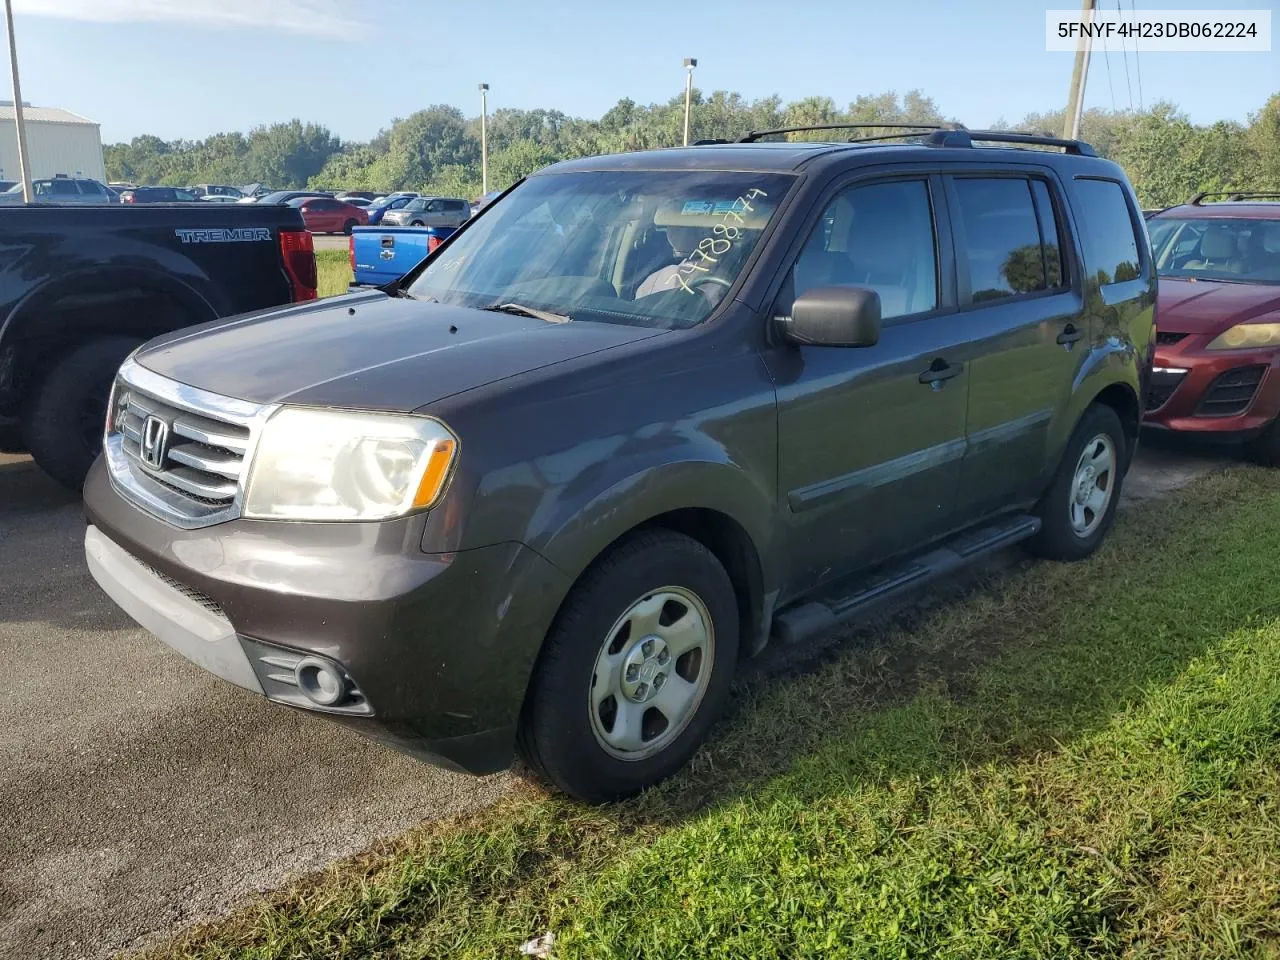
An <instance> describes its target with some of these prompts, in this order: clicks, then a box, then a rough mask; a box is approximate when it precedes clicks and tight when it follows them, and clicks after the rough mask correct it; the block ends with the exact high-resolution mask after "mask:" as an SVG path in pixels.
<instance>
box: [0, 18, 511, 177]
mask: <svg viewBox="0 0 1280 960" xmlns="http://www.w3.org/2000/svg"><path fill="white" fill-rule="evenodd" d="M6 2H8V0H6ZM488 127H489V85H488V84H487V83H482V84H480V195H481V196H482V197H483V196H487V195H488V193H489V129H488Z"/></svg>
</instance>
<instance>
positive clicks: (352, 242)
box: [347, 233, 356, 273]
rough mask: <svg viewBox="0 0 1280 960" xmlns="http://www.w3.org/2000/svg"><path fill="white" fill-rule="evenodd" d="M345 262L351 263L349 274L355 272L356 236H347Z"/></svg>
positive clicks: (350, 234)
mask: <svg viewBox="0 0 1280 960" xmlns="http://www.w3.org/2000/svg"><path fill="white" fill-rule="evenodd" d="M347 260H348V261H350V263H351V272H352V273H355V272H356V235H355V234H354V233H349V234H347Z"/></svg>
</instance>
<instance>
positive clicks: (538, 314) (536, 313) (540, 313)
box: [480, 303, 573, 323]
mask: <svg viewBox="0 0 1280 960" xmlns="http://www.w3.org/2000/svg"><path fill="white" fill-rule="evenodd" d="M480 309H481V310H488V311H489V312H490V313H511V314H514V315H515V316H517V317H533V318H534V319H536V320H545V321H546V322H547V323H568V322H569V321H571V320H572V319H573V317H569V316H565V315H564V314H563V313H552V312H551V311H550V310H539V309H537V308H536V307H526V306H525V305H524V304H523V303H491V304H489V306H487V307H481V308H480Z"/></svg>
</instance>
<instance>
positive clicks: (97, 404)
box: [0, 203, 316, 490]
mask: <svg viewBox="0 0 1280 960" xmlns="http://www.w3.org/2000/svg"><path fill="white" fill-rule="evenodd" d="M315 297H316V265H315V252H314V248H313V247H312V242H311V235H310V234H309V233H307V232H306V230H305V229H304V228H303V223H302V215H301V214H300V213H299V212H298V211H297V210H294V209H292V208H290V207H285V206H277V205H266V204H253V205H245V206H235V205H226V206H224V205H217V206H215V205H213V204H194V203H193V204H173V205H156V206H153V207H145V208H144V207H124V206H105V207H85V206H81V207H47V206H30V207H19V208H13V209H4V210H0V451H3V452H10V453H12V452H19V451H29V452H30V453H31V455H32V456H33V457H34V458H35V461H36V463H38V464H39V465H40V466H41V467H42V468H43V469H44V470H45V471H46V472H47V473H48V474H50V475H51V476H52V477H54V478H55V479H56V480H58V481H59V482H61V483H63V484H66V485H67V486H69V487H72V488H74V489H76V490H79V489H80V486H81V484H82V483H83V481H84V476H85V474H86V473H87V472H88V469H89V466H90V464H92V463H93V459H94V457H96V456H97V454H98V451H99V450H100V449H101V446H102V423H103V417H104V415H105V413H106V403H107V395H108V393H109V392H110V388H111V380H112V377H113V376H114V375H115V372H116V369H117V368H118V367H119V366H120V364H121V362H122V361H123V360H124V359H125V358H126V357H127V356H128V355H129V354H130V353H131V352H132V351H133V350H134V349H135V348H136V347H138V346H139V345H140V344H142V343H143V342H145V341H146V340H149V339H151V338H152V337H154V336H156V335H158V334H162V333H168V332H169V331H172V330H176V329H178V328H180V327H187V326H191V325H193V324H198V323H203V322H205V321H210V320H216V319H218V318H220V317H226V316H230V315H232V314H239V313H246V312H249V311H253V310H259V309H262V308H266V307H274V306H279V305H281V304H286V303H290V302H295V301H301V300H312V299H315Z"/></svg>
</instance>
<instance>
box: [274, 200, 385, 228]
mask: <svg viewBox="0 0 1280 960" xmlns="http://www.w3.org/2000/svg"><path fill="white" fill-rule="evenodd" d="M288 205H289V206H291V207H297V208H298V209H299V210H301V211H302V222H303V223H305V224H306V225H307V229H308V230H310V231H311V232H312V233H350V232H351V228H352V227H365V226H368V225H369V214H367V213H365V211H364V210H363V209H362V208H361V207H357V206H356V205H355V204H354V203H344V202H343V201H341V200H335V199H334V198H333V197H294V198H293V199H292V200H290V201H289V202H288Z"/></svg>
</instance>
